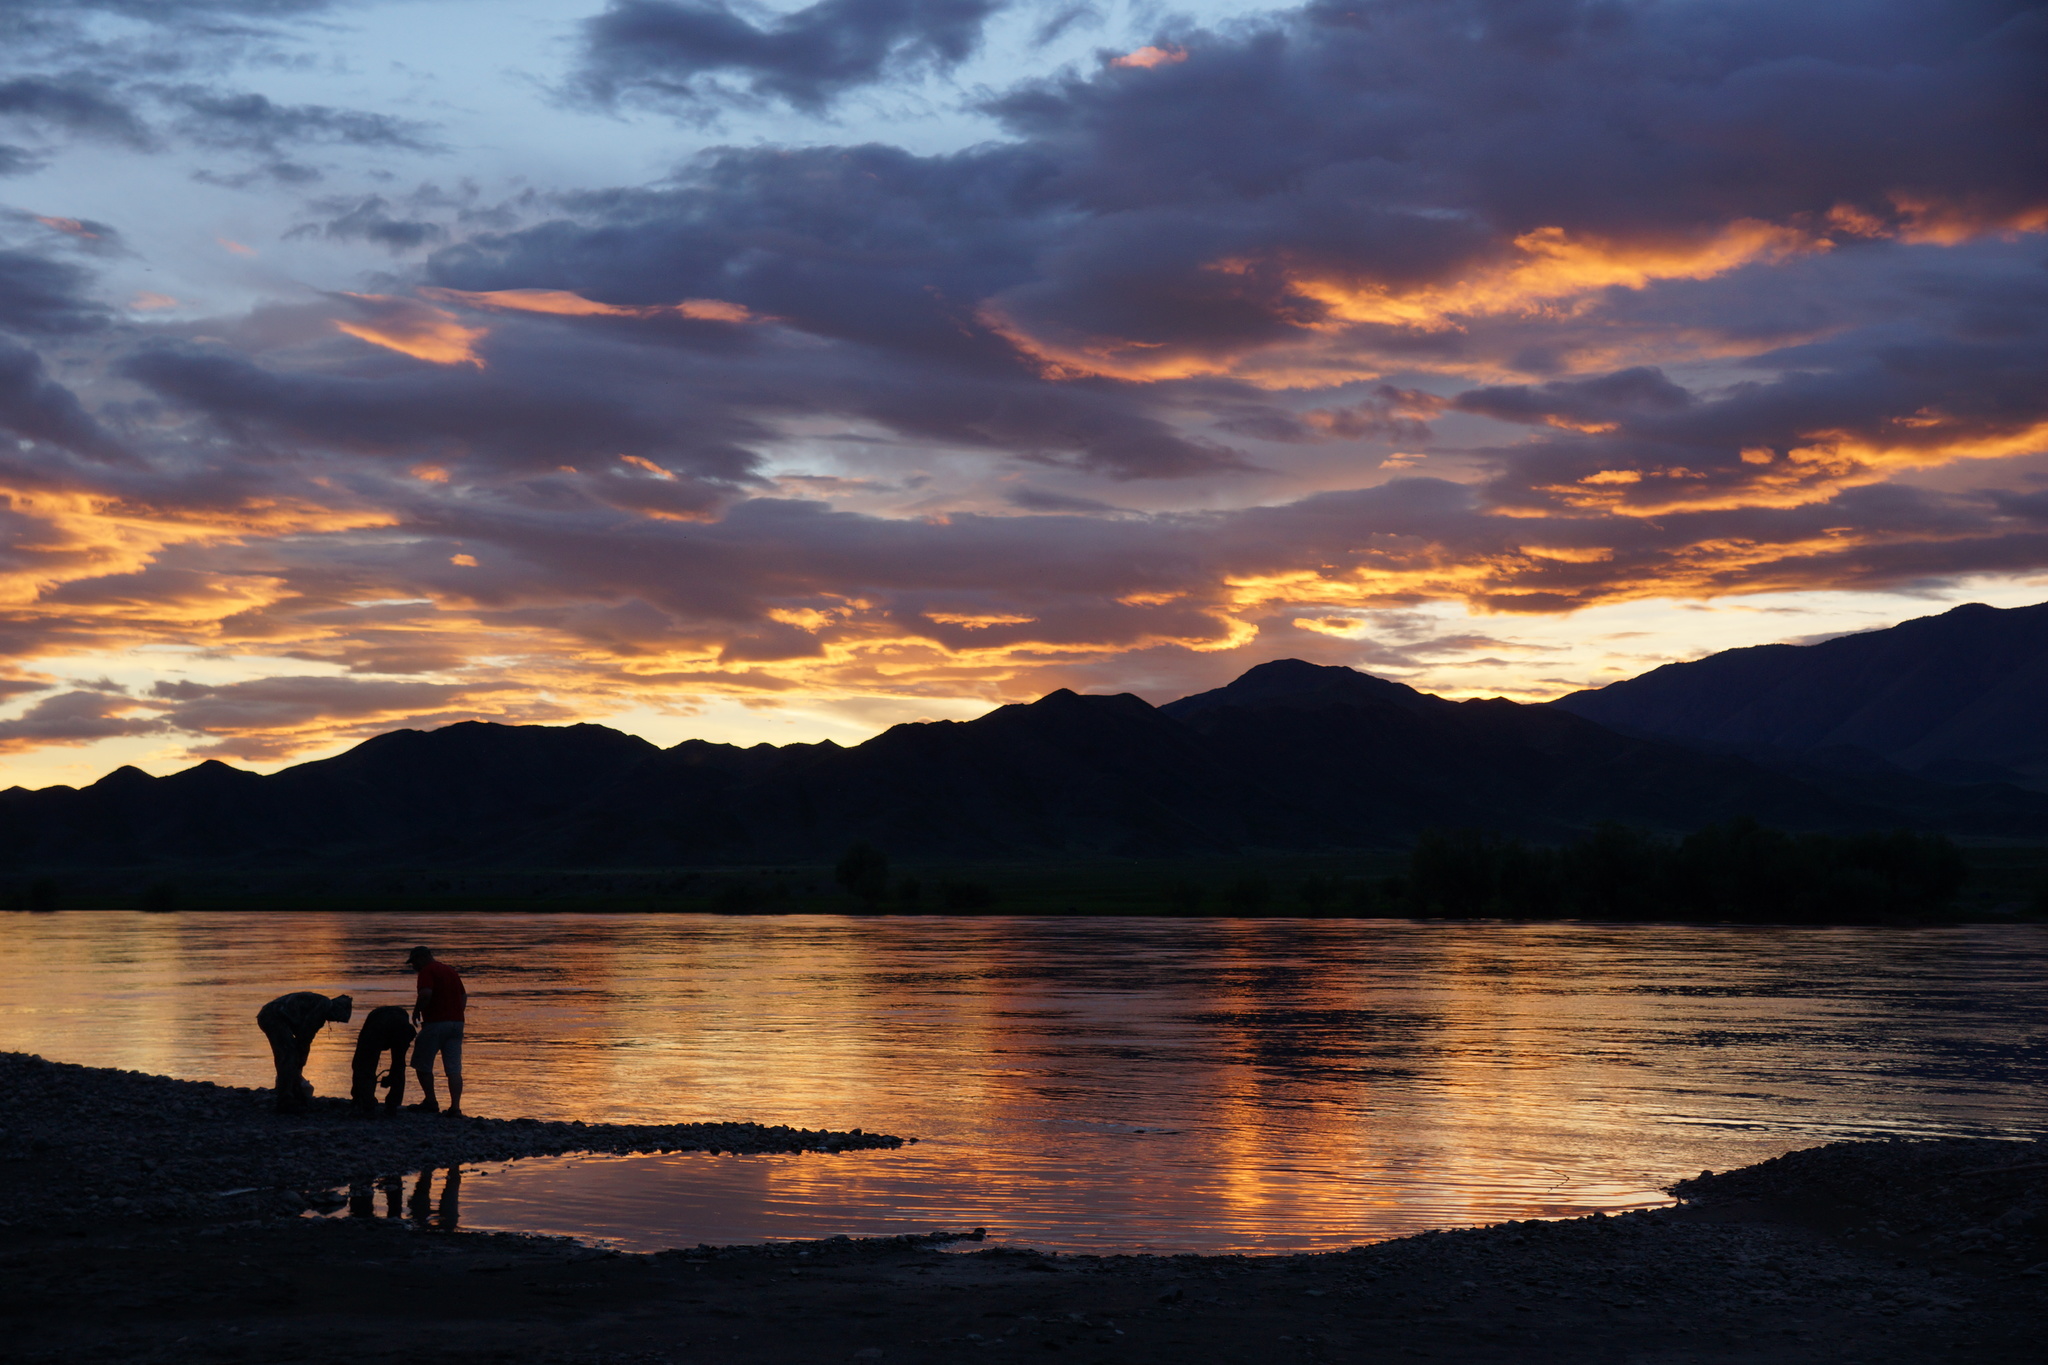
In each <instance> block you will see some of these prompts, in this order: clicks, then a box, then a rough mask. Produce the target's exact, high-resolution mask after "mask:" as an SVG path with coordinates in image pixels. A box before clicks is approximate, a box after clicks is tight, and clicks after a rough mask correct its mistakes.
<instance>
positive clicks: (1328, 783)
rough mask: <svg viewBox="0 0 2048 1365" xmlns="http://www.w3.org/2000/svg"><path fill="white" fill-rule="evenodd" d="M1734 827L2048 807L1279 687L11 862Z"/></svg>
mask: <svg viewBox="0 0 2048 1365" xmlns="http://www.w3.org/2000/svg"><path fill="white" fill-rule="evenodd" d="M1873 793H1875V794H1874V795H1873ZM1737 815H1752V816H1755V817H1756V818H1758V819H1760V820H1763V821H1765V822H1767V823H1772V824H1778V825H1783V826H1786V827H1789V828H1795V829H1798V828H1816V829H1849V828H1870V827H1882V826H1889V825H1893V824H1897V823H1901V822H1904V823H1908V824H1912V825H1914V826H1916V827H1921V828H1936V829H1947V830H1952V831H1954V832H1959V833H1966V834H1985V835H2002V836H2015V835H2019V836H2024V835H2025V834H2026V833H2027V832H2029V831H2038V830H2040V829H2043V828H2048V796H2041V795H2036V794H2032V793H2025V792H2019V791H2016V790H2014V789H2012V788H2010V787H2006V786H1999V785H1990V786H1978V787H1970V788H1957V787H1953V786H1944V785H1941V784H1936V783H1929V782H1924V781H1921V780H1919V779H1916V778H1913V777H1910V776H1907V775H1905V774H1903V773H1898V772H1893V773H1890V774H1880V775H1877V776H1876V777H1875V778H1874V779H1873V777H1872V776H1871V775H1868V774H1866V775H1865V776H1864V777H1863V778H1862V779H1861V780H1860V781H1859V782H1858V783H1856V784H1850V785H1848V786H1839V787H1838V786H1831V785H1830V784H1829V783H1826V782H1821V783H1816V782H1813V781H1809V780H1806V779H1805V778H1803V777H1801V776H1799V775H1796V774H1787V773H1785V772H1780V771H1774V770H1773V769H1772V768H1770V767H1768V766H1765V765H1760V764H1757V763H1754V762H1751V761H1749V760H1747V759H1745V758H1742V757H1739V756H1734V755H1730V754H1724V753H1702V752H1699V751H1697V750H1695V749H1691V748H1687V747H1685V746H1681V745H1677V744H1672V743H1670V742H1667V741H1664V740H1659V739H1655V738H1647V737H1644V736H1641V735H1630V734H1624V733H1620V732H1618V731H1616V730H1612V729H1609V728H1606V727H1604V726H1602V725H1599V724H1596V723H1595V722H1593V721H1591V720H1588V719H1585V718H1584V717H1582V716H1579V715H1576V714H1573V713H1572V712H1571V711H1570V710H1568V709H1565V708H1561V707H1557V706H1528V705H1521V704H1518V703H1515V702H1511V701H1505V700H1501V699H1490V700H1478V701H1449V700H1447V699H1445V698H1442V697H1435V696H1430V695H1428V694H1426V693H1422V692H1417V691H1415V690H1414V689H1413V688H1410V687H1406V686H1404V685H1402V684H1400V683H1395V682H1389V681H1387V680H1385V679H1381V678H1375V677H1372V676H1371V675H1369V674H1364V673H1359V672H1356V671H1354V670H1352V669H1347V668H1334V667H1328V666H1323V665H1316V664H1309V663H1305V662H1302V661H1300V660H1292V659H1288V660H1277V661H1274V662H1272V663H1268V664H1262V665H1260V666H1258V667H1257V668H1254V669H1251V670H1250V671H1248V672H1247V673H1246V674H1244V675H1243V676H1242V677H1240V678H1239V679H1237V680H1236V681H1235V682H1233V683H1231V684H1230V685H1228V686H1226V687H1221V688H1217V689H1215V690H1213V691H1209V692H1204V693H1199V694H1197V695H1194V696H1190V697H1184V698H1182V699H1180V700H1179V701H1175V702H1170V703H1168V704H1167V705H1165V706H1161V707H1153V706H1151V705H1149V704H1147V703H1146V702H1145V701H1143V700H1142V699H1140V698H1138V697H1135V696H1131V695H1128V694H1118V695H1082V694H1077V693H1074V692H1071V691H1068V690H1065V689H1061V690H1059V691H1056V692H1052V693H1050V694H1048V695H1047V696H1044V697H1041V698H1040V699H1039V700H1037V701H1035V702H1031V703H1019V704H1015V705H1009V706H1003V707H999V708H997V709H996V710H994V711H991V712H990V713H988V714H987V715H985V716H981V717H979V718H977V719H974V720H969V721H923V722H916V723H912V724H906V725H898V726H895V727H892V728H891V729H889V730H887V731H885V732H884V733H882V734H880V735H877V736H876V737H875V738H873V739H871V740H869V741H867V742H866V743H864V744H860V745H856V746H854V747H852V748H843V747H841V746H839V745H836V744H832V743H829V742H825V743H818V744H790V745H783V746H779V747H778V746H773V745H767V744H760V745H754V746H752V747H748V748H742V747H740V746H736V745H729V744H714V743H709V742H707V741H703V740H686V741H684V742H683V743H681V744H678V745H676V746H674V747H673V748H670V749H661V748H658V747H657V746H655V745H653V744H650V743H648V742H647V741H645V740H642V739H638V738H635V737H633V736H631V735H626V734H621V733H619V732H618V731H615V730H611V729H608V728H606V727H604V726H600V725H572V726H561V727H548V726H508V725H496V724H490V723H485V722H464V723H462V724H458V725H451V726H448V727H446V728H444V729H440V730H434V731H417V730H399V731H393V732H391V733H389V734H385V735H379V736H377V737H376V738H374V739H371V740H367V741H365V742H364V743H362V744H360V745H357V746H356V747H355V748H353V749H351V750H349V751H348V752H346V753H343V754H339V755H336V756H334V757H332V758H327V759H321V760H318V761H315V762H310V763H304V764H300V765H298V766H296V767H292V768H287V769H284V770H283V771H280V772H278V773H275V774H271V775H268V776H264V775H259V774H255V773H249V772H243V771H240V770H238V769H235V768H232V767H229V766H228V765H226V764H222V763H219V762H212V761H209V762H206V763H202V764H199V765H197V766H196V767H193V768H188V769H185V770H184V771H182V772H178V773H175V774H172V775H171V776H168V777H164V778H154V777H151V776H149V775H148V774H146V773H142V772H140V771H138V770H136V769H133V768H123V769H118V770H116V771H115V772H112V773H109V774H108V775H107V776H106V777H104V778H102V779H101V780H100V781H98V782H96V783H94V784H93V785H92V786H90V787H87V788H84V789H83V790H77V789H73V788H69V787H53V788H47V789H45V790H42V791H34V792H31V791H24V790H22V789H20V788H14V789H11V790H9V791H6V792H0V858H4V859H5V860H6V862H7V863H9V864H11V865H13V866H15V867H17V868H23V867H39V866H65V865H74V866H75V865H80V864H86V865H100V866H144V865H153V864H159V863H162V864H174V863H175V864H187V863H213V862H231V863H238V864H246V865H252V866H255V865H284V864H292V863H297V862H321V863H345V864H347V865H348V866H350V867H352V868H361V867H366V866H384V865H391V866H423V865H436V866H439V865H449V866H452V865H470V866H505V867H513V866H586V867H587V866H619V867H627V866H632V867H651V866H672V865H704V864H717V863H729V862H754V861H766V860H776V861H781V860H811V861H816V860H821V859H830V858H833V857H836V856H837V855H838V853H839V852H840V851H842V850H843V849H844V848H845V847H846V846H847V845H848V844H850V843H852V842H854V841H856V840H863V841H866V842H869V843H872V844H875V845H876V846H878V847H881V848H884V849H886V850H888V851H889V852H890V853H891V854H894V855H896V856H900V857H940V858H949V859H950V858H958V859H972V858H994V857H1001V858H1020V857H1024V858H1028V857H1053V856H1059V857H1082V856H1133V857H1142V856H1161V855H1173V854H1189V853H1219V852H1230V851H1237V850H1257V849H1270V850H1285V849H1297V850H1301V849H1331V848H1350V847H1372V846H1389V845H1396V844H1401V843H1405V842H1406V841H1407V840H1409V839H1411V838H1412V837H1413V836H1414V835H1416V834H1418V833H1420V832H1421V831H1423V830H1425V829H1430V828H1453V827H1469V828H1484V829H1497V830H1503V831H1509V832H1513V833H1518V834H1522V835H1525V836H1528V837H1531V838H1535V839H1557V838H1563V837H1566V836H1569V835H1570V834H1572V833H1574V832H1576V831H1578V830H1582V829H1584V828H1587V827H1589V826H1591V825H1593V824H1595V823H1598V822H1600V821H1608V820H1615V821H1622V822H1625V823H1629V824H1636V825H1648V826H1652V827H1657V828H1663V829H1668V830H1685V829H1692V828H1697V827H1698V826H1700V825H1703V824H1706V823H1708V822H1710V821H1715V820H1722V819H1726V818H1729V817H1732V816H1737Z"/></svg>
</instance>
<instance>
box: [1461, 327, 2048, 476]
mask: <svg viewBox="0 0 2048 1365" xmlns="http://www.w3.org/2000/svg"><path fill="white" fill-rule="evenodd" d="M2043 292H2044V293H2048V288H2044V289H2043ZM1784 359H1786V360H1788V361H1794V362H1796V361H1798V360H1802V359H1803V360H1806V361H1807V362H1808V363H1809V364H1810V365H1812V368H1806V367H1801V368H1798V369H1793V370H1791V371H1790V372H1789V373H1787V374H1785V375H1784V376H1783V377H1781V378H1778V379H1776V380H1773V381H1770V382H1751V383H1744V384H1738V385H1735V386H1733V387H1731V388H1729V389H1726V390H1724V391H1721V392H1718V393H1714V394H1711V395H1709V396H1706V397H1698V396H1695V395H1693V394H1691V393H1689V392H1687V391H1686V390H1685V389H1683V388H1681V387H1679V386H1678V385H1676V384H1674V383H1672V382H1671V381H1670V380H1669V379H1668V378H1666V377H1665V376H1664V375H1663V374H1662V373H1661V372H1659V371H1657V370H1654V369H1647V368H1635V369H1629V370H1623V371H1619V372H1616V373H1614V374H1610V375H1605V376H1601V377H1599V378H1595V379H1590V380H1579V381H1568V382H1556V383H1551V384H1545V385H1540V386H1514V387H1505V388H1487V389H1474V390H1467V391H1466V392H1465V393H1463V394H1460V395H1459V396H1458V397H1457V399H1456V400H1455V406H1457V407H1458V408H1459V409H1460V410H1463V411H1467V412H1475V413H1481V414H1484V415H1487V416H1491V417H1495V418H1497V419H1500V420H1504V421H1511V422H1517V423H1528V424H1547V425H1550V426H1556V427H1562V428H1566V429H1567V430H1571V431H1573V432H1574V433H1575V434H1572V435H1557V436H1545V437H1542V438H1539V439H1536V440H1534V441H1532V442H1531V443H1529V444H1526V445H1523V446H1519V447H1510V448H1508V449H1506V450H1503V451H1500V452H1497V454H1498V458H1499V461H1500V464H1501V466H1502V473H1501V476H1500V477H1499V479H1497V480H1496V481H1495V483H1494V484H1493V485H1491V488H1492V492H1493V494H1494V496H1496V497H1497V498H1499V499H1500V500H1501V501H1502V503H1503V504H1504V505H1511V506H1519V507H1525V508H1534V507H1543V506H1558V505H1571V506H1582V507H1593V506H1604V507H1611V508H1613V509H1615V510H1618V511H1630V510H1641V511H1656V510H1659V509H1663V508H1675V507H1684V506H1688V505H1696V504H1697V505H1705V504H1714V503H1723V504H1742V503H1754V504H1758V505H1764V506H1768V505H1772V504H1781V503H1786V502H1805V501H1819V500H1822V499H1824V498H1826V497H1828V496H1829V495H1831V494H1832V493H1833V492H1835V491H1836V490H1838V489H1840V488H1843V487H1847V486H1850V485H1853V484H1860V483H1868V482H1872V481H1875V480H1877V479H1880V478H1884V477H1887V476H1889V475H1891V474H1895V473H1897V472H1899V471H1902V470H1906V469H1911V468H1915V467H1921V466H1932V465H1939V464H1946V463H1949V462H1951V461H1954V460H1967V459H1998V458H2005V457H2011V456H2017V455H2023V454H2028V453H2031V452H2036V451H2048V388H2044V387H2043V385H2042V383H2041V376H2042V375H2043V374H2048V307H2044V308H2042V309H2040V310H2039V311H2038V312H2037V313H2036V314H2035V326H2034V327H2033V328H2032V329H2031V330H2030V331H2028V332H2024V333H2022V334H2020V335H2007V336H2004V337H2000V338H1998V339H1995V340H1992V339H1979V338H1971V337H1955V336H1940V335H1919V336H1911V337H1896V336H1895V337H1890V338H1868V339H1863V341H1862V344H1861V345H1860V346H1855V347H1851V346H1848V345H1844V344H1841V343H1832V344H1828V345H1822V346H1815V347H1808V348H1801V350H1799V351H1796V352H1793V353H1792V354H1791V355H1789V356H1787V357H1785V358H1784ZM1823 360H1826V361H1828V362H1831V363H1828V364H1826V365H1824V366H1823V365H1821V364H1817V363H1814V362H1820V361H1823Z"/></svg>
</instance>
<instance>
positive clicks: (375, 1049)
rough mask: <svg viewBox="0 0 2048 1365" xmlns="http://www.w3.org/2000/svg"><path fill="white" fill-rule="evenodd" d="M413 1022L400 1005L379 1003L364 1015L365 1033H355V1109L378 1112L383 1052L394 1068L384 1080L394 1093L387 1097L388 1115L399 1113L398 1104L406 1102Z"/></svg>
mask: <svg viewBox="0 0 2048 1365" xmlns="http://www.w3.org/2000/svg"><path fill="white" fill-rule="evenodd" d="M412 1039H413V1031H412V1025H411V1024H410V1023H408V1022H407V1021H406V1017H405V1010H404V1009H403V1008H402V1007H401V1006H398V1005H379V1006H377V1008H375V1009H373V1010H371V1011H370V1012H369V1013H368V1014H366V1015H364V1016H363V1028H362V1032H360V1033H358V1034H356V1057H355V1075H354V1085H353V1086H352V1087H351V1092H352V1096H353V1098H354V1100H355V1106H356V1112H357V1113H359V1114H369V1115H374V1114H375V1113H376V1112H377V1081H378V1079H379V1078H378V1074H377V1073H378V1072H379V1071H382V1070H383V1069H384V1068H383V1062H384V1054H385V1053H387V1052H388V1053H390V1054H391V1069H390V1072H389V1073H388V1074H386V1075H385V1076H384V1077H383V1078H382V1079H383V1081H384V1083H385V1084H386V1085H388V1086H390V1087H391V1094H390V1095H389V1096H387V1097H386V1098H385V1100H384V1112H385V1114H386V1115H391V1114H395V1113H397V1112H398V1106H399V1105H401V1104H403V1103H404V1102H405V1050H406V1049H407V1048H409V1047H411V1046H412Z"/></svg>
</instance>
